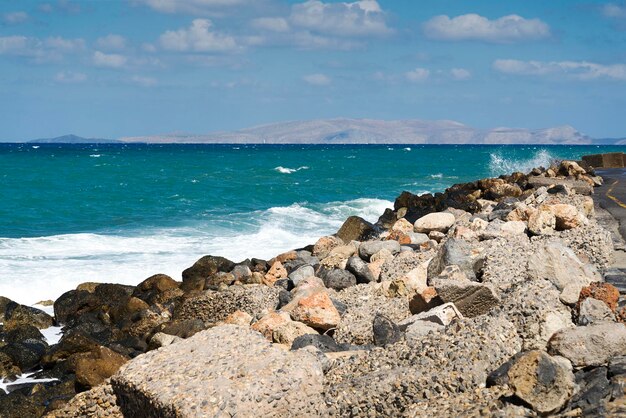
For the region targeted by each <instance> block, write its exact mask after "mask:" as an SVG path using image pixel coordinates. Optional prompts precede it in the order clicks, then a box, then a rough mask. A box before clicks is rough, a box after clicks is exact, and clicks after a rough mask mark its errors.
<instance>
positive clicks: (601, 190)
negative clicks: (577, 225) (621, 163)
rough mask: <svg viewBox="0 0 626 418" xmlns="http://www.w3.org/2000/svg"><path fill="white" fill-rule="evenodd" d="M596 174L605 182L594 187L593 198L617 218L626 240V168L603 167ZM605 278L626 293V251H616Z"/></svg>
mask: <svg viewBox="0 0 626 418" xmlns="http://www.w3.org/2000/svg"><path fill="white" fill-rule="evenodd" d="M596 174H597V175H599V176H601V177H602V178H603V179H604V184H603V185H602V186H600V187H596V188H595V189H594V194H593V195H592V197H593V200H594V201H596V202H597V203H598V204H599V205H600V207H602V208H603V209H605V210H606V211H607V212H609V213H610V214H611V216H613V217H614V218H615V219H616V220H617V222H618V223H619V228H618V229H619V233H620V235H621V236H622V238H624V240H626V169H625V168H603V169H598V170H596ZM604 279H605V280H606V281H607V282H608V283H611V284H612V285H614V286H616V287H617V288H618V289H619V291H620V293H621V294H623V295H624V294H626V252H624V251H623V250H620V251H616V252H615V261H614V263H613V266H611V268H609V269H608V270H607V271H606V273H605V275H604Z"/></svg>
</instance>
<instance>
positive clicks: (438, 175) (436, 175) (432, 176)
mask: <svg viewBox="0 0 626 418" xmlns="http://www.w3.org/2000/svg"><path fill="white" fill-rule="evenodd" d="M430 178H431V179H441V178H443V173H437V174H431V175H430Z"/></svg>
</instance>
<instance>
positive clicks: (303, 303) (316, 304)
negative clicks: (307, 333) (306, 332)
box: [291, 291, 341, 331]
mask: <svg viewBox="0 0 626 418" xmlns="http://www.w3.org/2000/svg"><path fill="white" fill-rule="evenodd" d="M291 318H292V319H293V320H294V321H299V322H302V323H304V324H306V325H308V326H310V327H312V328H315V329H319V330H322V331H326V330H328V329H331V328H334V327H336V326H337V324H338V323H339V321H340V320H341V317H340V316H339V312H338V311H337V308H335V306H334V305H333V302H332V301H331V300H330V297H328V294H327V293H326V292H323V291H316V292H311V293H310V294H308V295H305V296H303V297H301V298H298V299H297V302H296V306H295V308H294V309H293V310H292V311H291Z"/></svg>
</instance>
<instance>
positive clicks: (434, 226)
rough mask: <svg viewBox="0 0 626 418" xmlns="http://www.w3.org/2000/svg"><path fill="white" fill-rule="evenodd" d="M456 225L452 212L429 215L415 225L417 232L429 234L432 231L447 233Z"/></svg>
mask: <svg viewBox="0 0 626 418" xmlns="http://www.w3.org/2000/svg"><path fill="white" fill-rule="evenodd" d="M452 225H454V215H453V214H451V213H450V212H438V213H429V214H428V215H425V216H422V217H421V218H419V219H418V220H417V221H415V223H414V224H413V228H414V230H415V232H421V233H424V234H428V233H429V232H432V231H438V232H446V231H448V229H450V227H451V226H452Z"/></svg>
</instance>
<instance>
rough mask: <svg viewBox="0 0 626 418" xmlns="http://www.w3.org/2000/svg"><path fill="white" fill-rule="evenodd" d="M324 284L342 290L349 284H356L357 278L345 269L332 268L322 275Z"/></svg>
mask: <svg viewBox="0 0 626 418" xmlns="http://www.w3.org/2000/svg"><path fill="white" fill-rule="evenodd" d="M323 280H324V285H325V286H326V287H328V288H330V289H335V290H343V289H347V288H348V287H350V286H356V283H357V280H356V277H355V276H354V274H352V273H350V272H349V271H346V270H341V269H333V270H330V271H329V272H327V273H326V274H325V275H324V278H323Z"/></svg>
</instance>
